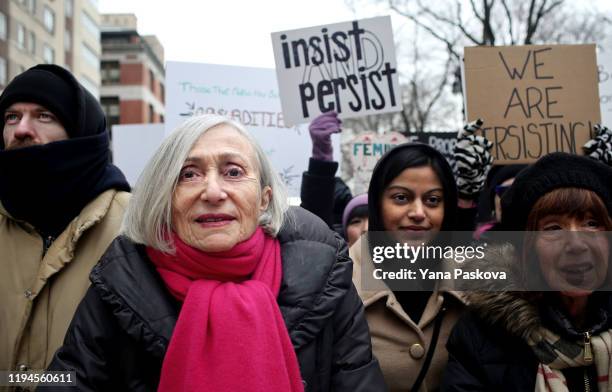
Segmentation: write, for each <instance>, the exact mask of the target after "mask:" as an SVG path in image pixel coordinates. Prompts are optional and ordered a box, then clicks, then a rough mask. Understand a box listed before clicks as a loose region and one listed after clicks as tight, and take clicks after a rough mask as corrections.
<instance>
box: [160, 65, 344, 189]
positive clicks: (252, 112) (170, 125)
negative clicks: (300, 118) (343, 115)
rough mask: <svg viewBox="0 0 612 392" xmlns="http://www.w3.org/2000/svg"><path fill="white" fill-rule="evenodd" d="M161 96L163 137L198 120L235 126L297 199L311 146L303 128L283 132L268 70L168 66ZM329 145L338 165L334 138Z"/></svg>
mask: <svg viewBox="0 0 612 392" xmlns="http://www.w3.org/2000/svg"><path fill="white" fill-rule="evenodd" d="M166 91H167V97H166V98H167V99H166V132H171V131H172V130H173V129H175V128H176V127H177V126H178V125H179V124H180V123H182V122H183V121H185V120H186V119H187V118H189V117H191V116H193V115H199V114H206V113H214V114H219V115H222V116H226V117H228V118H230V119H232V120H235V121H238V122H240V123H242V124H243V125H244V126H245V127H246V128H247V130H248V131H249V132H251V134H252V135H253V136H254V137H255V139H257V141H258V142H259V144H260V145H261V147H262V148H263V150H264V152H265V153H266V155H267V156H268V157H269V158H270V160H271V161H272V164H273V166H274V167H275V169H276V170H277V171H278V173H279V174H280V176H281V178H282V179H283V181H284V183H285V185H286V186H287V190H288V192H289V196H292V197H299V195H300V186H301V182H302V173H303V172H304V171H306V170H307V169H308V158H309V157H310V155H311V151H312V144H311V141H310V136H309V134H308V129H307V128H306V127H305V126H302V127H297V126H295V127H289V126H287V124H286V122H285V120H284V116H283V113H282V111H281V103H280V98H279V93H278V87H277V83H276V75H275V72H274V70H273V69H266V68H249V67H237V66H229V65H213V64H197V63H184V62H168V63H167V64H166ZM332 141H333V143H334V153H335V154H336V155H335V157H336V158H335V159H336V160H338V161H339V159H340V139H339V135H334V136H333V137H332Z"/></svg>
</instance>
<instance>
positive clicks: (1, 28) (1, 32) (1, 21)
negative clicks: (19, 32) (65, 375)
mask: <svg viewBox="0 0 612 392" xmlns="http://www.w3.org/2000/svg"><path fill="white" fill-rule="evenodd" d="M6 30H7V28H6V15H4V14H3V13H2V12H0V39H1V40H3V41H6Z"/></svg>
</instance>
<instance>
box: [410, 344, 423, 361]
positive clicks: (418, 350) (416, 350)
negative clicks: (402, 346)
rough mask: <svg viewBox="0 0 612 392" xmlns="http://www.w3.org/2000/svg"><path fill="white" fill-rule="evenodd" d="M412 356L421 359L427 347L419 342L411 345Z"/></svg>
mask: <svg viewBox="0 0 612 392" xmlns="http://www.w3.org/2000/svg"><path fill="white" fill-rule="evenodd" d="M409 351H410V356H411V357H412V358H414V359H421V358H423V355H425V349H424V348H423V346H421V345H420V344H419V343H415V344H413V345H412V346H410V350H409Z"/></svg>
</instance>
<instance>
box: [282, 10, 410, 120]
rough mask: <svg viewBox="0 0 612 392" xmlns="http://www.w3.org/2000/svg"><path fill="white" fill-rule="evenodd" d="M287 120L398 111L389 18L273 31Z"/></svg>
mask: <svg viewBox="0 0 612 392" xmlns="http://www.w3.org/2000/svg"><path fill="white" fill-rule="evenodd" d="M272 46H273V47H274V57H275V60H276V72H277V77H278V86H279V91H280V95H281V101H282V107H283V114H284V115H285V122H286V123H287V124H298V123H303V122H308V121H311V120H312V119H313V118H315V117H316V116H318V115H319V114H321V113H324V112H328V111H331V110H334V111H336V112H338V114H339V115H340V117H341V118H346V117H355V116H362V115H367V114H373V113H387V112H396V111H400V110H401V106H402V104H401V101H400V91H399V81H398V74H397V62H396V58H395V45H394V42H393V32H392V30H391V18H390V17H388V16H385V17H376V18H370V19H361V20H355V21H350V22H342V23H334V24H329V25H322V26H316V27H309V28H304V29H298V30H290V31H282V32H277V33H272Z"/></svg>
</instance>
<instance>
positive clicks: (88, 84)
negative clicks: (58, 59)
mask: <svg viewBox="0 0 612 392" xmlns="http://www.w3.org/2000/svg"><path fill="white" fill-rule="evenodd" d="M79 81H80V82H81V84H82V85H83V87H85V88H86V89H87V90H88V91H89V92H90V93H91V95H93V96H94V97H96V98H98V97H99V96H100V91H99V89H98V86H96V84H95V83H94V82H93V81H92V80H91V79H89V78H88V77H87V76H84V75H83V76H81V79H80V80H79Z"/></svg>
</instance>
